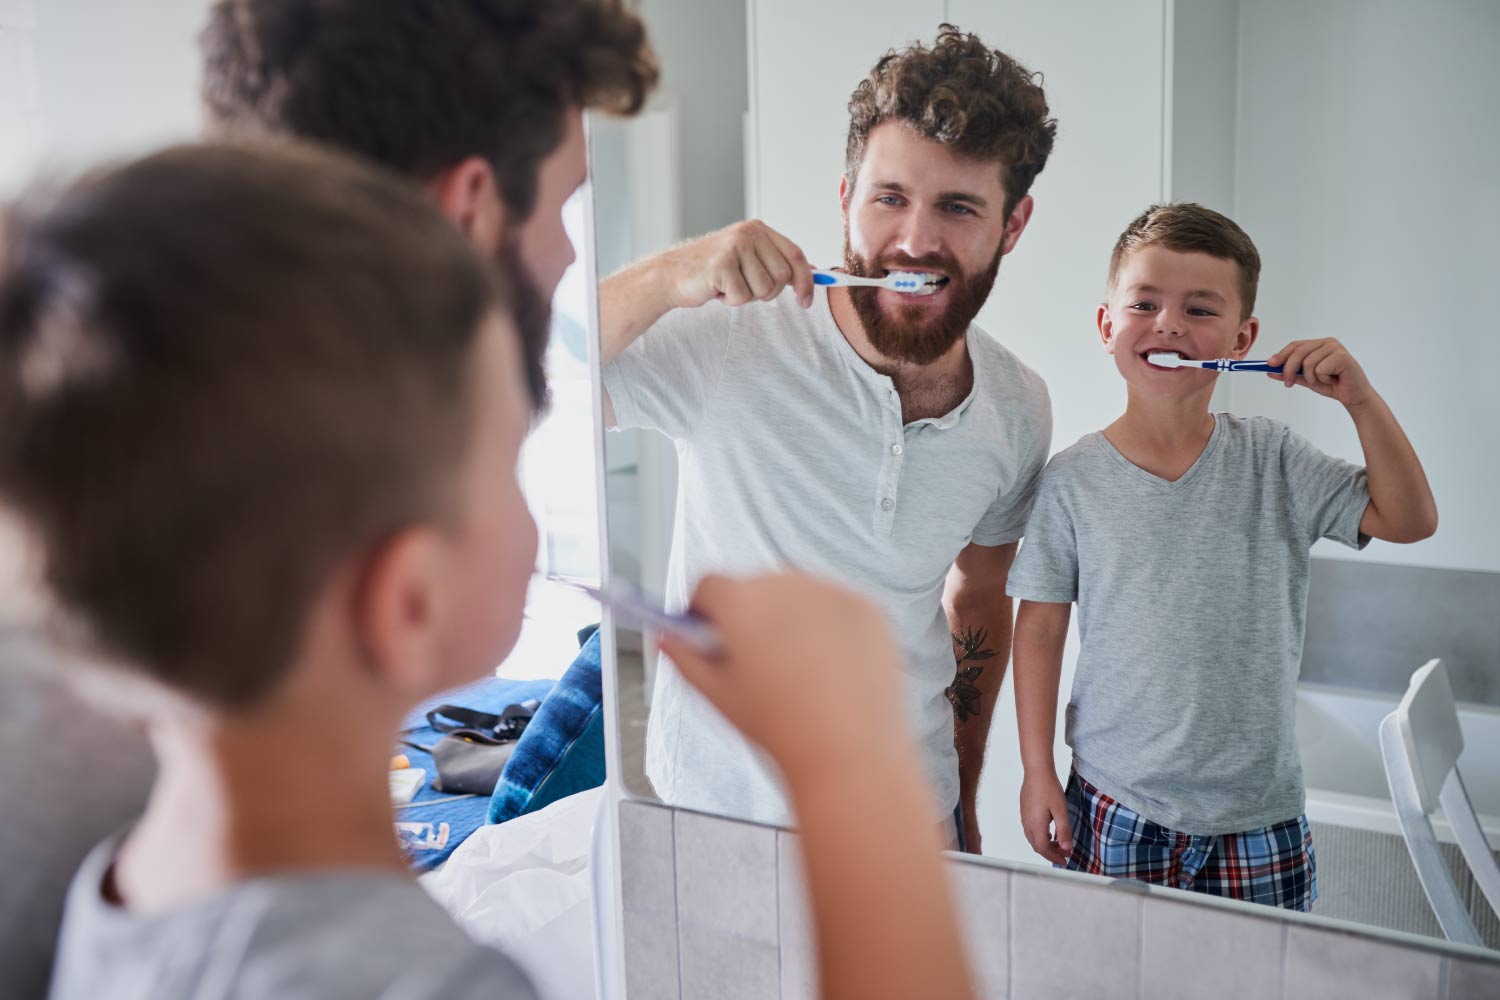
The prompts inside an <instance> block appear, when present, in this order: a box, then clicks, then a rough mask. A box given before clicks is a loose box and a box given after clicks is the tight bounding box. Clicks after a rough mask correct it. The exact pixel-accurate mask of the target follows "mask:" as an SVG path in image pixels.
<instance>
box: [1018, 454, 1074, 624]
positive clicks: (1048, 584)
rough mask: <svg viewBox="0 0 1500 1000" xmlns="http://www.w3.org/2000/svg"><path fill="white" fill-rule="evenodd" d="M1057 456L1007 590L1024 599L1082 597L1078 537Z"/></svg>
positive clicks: (1062, 601)
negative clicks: (1066, 502) (1061, 486)
mask: <svg viewBox="0 0 1500 1000" xmlns="http://www.w3.org/2000/svg"><path fill="white" fill-rule="evenodd" d="M1057 466H1058V462H1057V459H1053V461H1052V463H1050V464H1049V465H1048V466H1047V469H1046V471H1045V472H1043V473H1042V477H1041V483H1040V484H1039V485H1038V487H1037V493H1036V503H1035V504H1034V505H1033V506H1032V508H1031V519H1030V520H1029V521H1028V522H1027V524H1026V541H1024V542H1022V543H1021V551H1020V552H1019V553H1017V555H1016V561H1015V562H1014V563H1012V564H1011V567H1010V577H1009V578H1008V579H1007V580H1006V583H1005V592H1006V593H1007V594H1009V595H1010V596H1011V597H1017V598H1020V599H1021V600H1023V601H1049V602H1052V603H1056V604H1069V603H1072V602H1073V601H1076V600H1077V599H1078V541H1077V538H1076V537H1075V534H1074V529H1073V518H1072V515H1070V514H1069V513H1068V509H1067V506H1066V504H1065V503H1064V502H1063V495H1062V490H1061V489H1060V488H1059V487H1060V483H1061V482H1062V480H1063V476H1062V475H1061V474H1060V473H1059V471H1058V468H1057Z"/></svg>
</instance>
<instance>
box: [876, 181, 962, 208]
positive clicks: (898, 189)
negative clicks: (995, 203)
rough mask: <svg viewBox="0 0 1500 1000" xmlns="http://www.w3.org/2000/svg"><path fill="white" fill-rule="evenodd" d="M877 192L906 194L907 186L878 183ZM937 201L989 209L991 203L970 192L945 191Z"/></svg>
mask: <svg viewBox="0 0 1500 1000" xmlns="http://www.w3.org/2000/svg"><path fill="white" fill-rule="evenodd" d="M873 187H874V189H875V190H876V191H890V192H892V193H894V194H906V193H907V190H906V186H905V185H904V184H902V183H901V182H900V181H876V182H875V183H874V185H873ZM936 200H937V201H943V202H955V201H958V202H967V203H969V204H970V205H974V206H976V207H978V208H988V207H989V204H990V203H989V202H988V201H986V200H985V199H984V198H982V197H980V196H979V195H977V194H973V193H971V192H968V191H944V192H942V193H941V194H939V195H938V196H937V199H936Z"/></svg>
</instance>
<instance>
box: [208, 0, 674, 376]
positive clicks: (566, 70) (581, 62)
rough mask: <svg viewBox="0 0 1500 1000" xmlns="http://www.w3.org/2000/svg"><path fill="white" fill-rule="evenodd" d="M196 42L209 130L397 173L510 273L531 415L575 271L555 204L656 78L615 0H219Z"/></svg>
mask: <svg viewBox="0 0 1500 1000" xmlns="http://www.w3.org/2000/svg"><path fill="white" fill-rule="evenodd" d="M202 42H203V50H204V67H203V95H204V103H205V105H206V106H207V108H208V112H209V115H210V118H211V120H212V121H213V123H214V124H215V126H217V127H218V128H220V129H225V130H229V131H242V130H247V131H252V132H270V133H273V134H284V135H292V136H297V137H300V138H308V139H316V140H318V141H320V142H323V143H326V144H328V145H330V146H333V147H335V148H337V149H340V150H343V151H346V152H351V153H358V154H360V155H362V156H365V157H368V158H369V159H371V160H374V161H375V162H377V163H380V164H381V165H382V166H385V167H388V168H391V169H393V170H396V171H399V172H401V173H403V174H406V175H408V176H410V177H412V178H413V179H415V180H417V181H419V182H421V183H422V184H423V185H425V187H426V188H427V191H428V194H429V195H430V196H431V197H432V199H433V200H434V201H435V202H436V203H437V206H438V208H439V209H440V210H441V211H442V213H443V214H444V215H446V216H447V217H448V218H449V219H450V220H451V221H452V222H453V223H454V224H455V225H457V226H458V227H459V228H460V229H462V230H463V233H464V235H465V236H466V237H468V239H469V241H470V242H471V243H472V244H474V246H475V248H476V249H477V250H478V251H479V252H480V253H482V254H484V255H485V256H486V257H489V258H492V259H494V260H496V261H497V262H498V263H499V264H500V265H502V268H503V270H505V271H506V272H507V274H508V275H516V276H517V279H518V280H514V281H512V282H511V284H512V285H513V286H514V287H513V288H512V299H513V301H514V302H515V310H516V321H517V325H518V326H519V327H520V329H521V336H522V342H523V344H524V346H525V349H526V375H527V381H528V383H529V385H530V388H531V391H532V394H533V396H534V397H535V398H537V399H538V400H540V399H541V398H542V397H543V396H544V395H545V392H546V377H545V374H544V370H543V364H542V361H543V357H544V355H545V354H546V349H547V336H548V317H549V313H550V305H551V300H552V292H553V290H554V289H556V287H557V283H558V281H559V280H560V279H561V278H562V276H563V272H564V271H566V270H567V268H568V265H569V264H571V263H572V262H573V259H574V255H573V245H572V243H571V242H570V241H569V240H568V235H567V233H566V232H565V231H564V229H563V223H562V208H563V203H564V202H566V201H567V200H568V198H569V197H571V196H572V194H573V192H574V191H575V190H577V189H578V186H579V185H580V184H582V183H583V181H584V179H585V177H586V175H587V170H588V162H587V157H586V153H585V148H584V137H583V110H584V109H586V108H594V109H599V110H604V111H616V112H623V113H625V114H634V113H635V112H636V111H638V110H639V109H640V107H641V105H642V104H643V103H644V101H645V98H646V94H647V92H649V91H650V89H651V88H652V87H653V86H654V85H655V83H656V75H657V71H656V64H655V59H654V57H653V55H652V54H651V50H650V48H649V46H648V45H647V43H646V37H645V29H644V27H643V26H642V24H641V22H640V20H639V19H638V18H637V17H636V16H635V15H634V14H632V13H630V12H629V11H627V10H626V9H625V8H624V6H623V5H622V4H621V3H620V2H619V0H567V2H559V0H549V2H548V3H544V4H537V3H521V2H514V0H445V2H443V3H440V4H433V3H430V2H428V0H362V2H360V3H337V4H330V3H322V2H317V0H219V2H218V3H216V4H215V5H214V8H213V10H212V12H211V13H210V15H209V22H208V26H207V27H206V28H205V29H204V31H203V36H202Z"/></svg>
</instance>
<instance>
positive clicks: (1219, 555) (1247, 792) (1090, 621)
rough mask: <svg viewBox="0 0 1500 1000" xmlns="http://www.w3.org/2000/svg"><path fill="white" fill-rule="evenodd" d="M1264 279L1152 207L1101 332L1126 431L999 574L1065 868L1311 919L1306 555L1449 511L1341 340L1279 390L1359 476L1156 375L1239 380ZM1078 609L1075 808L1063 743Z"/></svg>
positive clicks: (1288, 370)
mask: <svg viewBox="0 0 1500 1000" xmlns="http://www.w3.org/2000/svg"><path fill="white" fill-rule="evenodd" d="M1259 272H1260V259H1259V255H1258V254H1257V253H1256V250H1255V247H1254V245H1253V244H1252V243H1251V241H1250V239H1249V237H1248V236H1246V235H1245V233H1244V232H1243V231H1242V230H1241V229H1240V228H1239V227H1238V226H1236V225H1235V224H1234V223H1233V222H1232V221H1230V220H1229V219H1227V218H1225V217H1224V216H1222V215H1219V214H1218V213H1217V212H1212V211H1209V210H1208V209H1205V208H1202V207H1200V206H1198V205H1191V204H1180V205H1166V206H1157V207H1153V208H1151V209H1149V210H1147V211H1146V212H1145V213H1143V214H1142V215H1141V216H1140V217H1138V218H1137V219H1136V220H1135V221H1134V222H1132V223H1131V224H1130V226H1129V227H1128V228H1127V229H1126V230H1125V232H1124V233H1123V234H1122V235H1121V237H1120V239H1119V241H1118V242H1117V243H1116V245H1115V250H1114V255H1113V257H1112V259H1111V261H1110V273H1109V300H1108V302H1107V303H1106V304H1105V305H1104V306H1101V307H1100V309H1099V312H1098V325H1099V331H1100V335H1101V336H1102V338H1103V341H1104V346H1105V350H1106V351H1108V352H1109V353H1110V354H1111V355H1113V356H1114V359H1115V364H1116V366H1117V367H1118V368H1119V370H1120V374H1121V375H1122V376H1123V377H1124V378H1125V380H1126V384H1127V393H1128V402H1127V406H1126V411H1125V414H1124V415H1123V416H1122V417H1120V418H1119V419H1118V420H1117V421H1115V422H1114V423H1113V424H1111V425H1110V426H1109V427H1107V428H1105V429H1104V430H1103V431H1100V432H1098V433H1095V434H1091V435H1089V436H1087V437H1085V438H1084V439H1082V440H1081V441H1079V442H1078V443H1077V444H1075V445H1073V446H1072V447H1071V448H1068V449H1067V450H1065V451H1063V452H1061V453H1059V454H1058V455H1057V456H1055V457H1054V458H1053V460H1052V461H1051V463H1049V465H1048V467H1047V470H1046V472H1045V473H1044V474H1043V477H1042V483H1041V486H1040V488H1039V492H1038V497H1037V503H1036V506H1035V508H1034V510H1033V512H1032V516H1031V520H1030V523H1029V525H1028V527H1027V532H1026V544H1025V545H1024V546H1023V548H1022V550H1021V552H1020V554H1019V556H1018V557H1017V559H1016V563H1015V566H1014V568H1013V569H1012V571H1011V575H1010V582H1009V591H1010V593H1011V594H1012V595H1013V596H1015V597H1019V598H1021V599H1022V603H1021V610H1020V613H1019V616H1018V620H1017V625H1016V640H1015V658H1016V675H1015V684H1016V704H1017V713H1018V717H1019V720H1018V721H1019V728H1020V738H1021V750H1022V759H1023V763H1024V766H1025V781H1024V783H1023V786H1022V792H1021V819H1022V824H1023V826H1024V827H1025V829H1026V835H1027V839H1028V840H1029V841H1030V842H1031V845H1032V847H1033V848H1034V849H1035V850H1036V851H1037V852H1038V853H1040V854H1042V855H1043V856H1044V857H1047V858H1049V859H1050V860H1052V861H1053V862H1055V863H1058V864H1064V865H1066V866H1067V867H1069V868H1073V869H1081V870H1084V871H1089V872H1094V873H1098V874H1104V875H1112V876H1123V877H1129V878H1138V879H1142V880H1145V881H1150V882H1156V883H1160V884H1164V885H1170V886H1175V887H1178V888H1184V889H1191V890H1193V891H1197V892H1204V893H1210V894H1213V895H1220V896H1228V897H1232V898H1236V899H1248V900H1253V901H1256V902H1262V903H1269V904H1272V905H1278V906H1283V907H1288V908H1292V909H1301V910H1306V909H1309V908H1310V906H1311V904H1312V901H1313V899H1314V898H1315V897H1316V892H1317V890H1316V880H1315V866H1314V858H1313V853H1312V843H1311V837H1310V834H1309V832H1308V826H1307V821H1306V817H1304V816H1302V815H1300V814H1301V813H1302V808H1303V786H1302V770H1301V763H1300V760H1299V757H1298V752H1297V746H1296V742H1295V739H1294V736H1293V731H1292V727H1293V718H1294V716H1293V699H1294V695H1295V684H1296V679H1297V673H1298V670H1299V668H1300V662H1301V653H1302V639H1303V629H1304V624H1305V620H1306V610H1307V581H1308V563H1309V558H1310V554H1309V549H1310V547H1311V546H1312V544H1313V543H1314V542H1315V541H1317V540H1318V539H1319V538H1331V539H1335V540H1338V541H1340V542H1343V543H1344V544H1346V545H1350V546H1353V547H1363V546H1364V545H1365V544H1366V543H1367V542H1368V541H1369V539H1370V538H1371V537H1373V538H1380V539H1384V540H1387V541H1393V542H1412V541H1417V540H1420V539H1422V538H1426V537H1427V536H1429V535H1431V534H1432V532H1433V531H1434V530H1436V526H1437V510H1436V506H1435V504H1434V502H1433V499H1432V494H1431V491H1430V490H1429V489H1428V486H1427V481H1426V478H1425V476H1424V475H1423V472H1422V467H1421V464H1420V463H1419V462H1418V460H1417V456H1416V454H1415V453H1414V452H1413V450H1412V448H1411V445H1410V444H1409V443H1408V442H1407V440H1406V437H1405V435H1404V434H1403V433H1402V431H1401V428H1400V426H1399V425H1398V424H1397V422H1396V419H1395V417H1394V416H1393V415H1392V413H1391V411H1390V409H1389V408H1388V407H1387V406H1386V404H1385V402H1384V400H1382V399H1381V398H1380V396H1379V395H1378V394H1377V393H1376V392H1375V390H1374V389H1373V388H1372V387H1371V385H1370V383H1369V381H1368V379H1367V378H1366V377H1365V374H1364V372H1363V370H1362V369H1361V368H1360V367H1359V365H1358V364H1357V363H1356V362H1355V361H1354V359H1353V357H1351V356H1350V354H1349V352H1348V351H1347V350H1346V349H1345V348H1344V347H1343V346H1342V345H1341V344H1339V343H1338V341H1336V340H1332V339H1323V340H1314V341H1298V342H1294V343H1292V344H1290V345H1288V346H1286V347H1284V348H1282V349H1281V350H1280V351H1278V352H1277V353H1276V354H1275V355H1273V356H1272V357H1271V358H1270V361H1271V362H1272V363H1273V364H1281V363H1284V364H1285V373H1284V375H1281V376H1272V377H1273V378H1280V379H1282V380H1283V381H1284V382H1285V384H1286V385H1287V386H1288V388H1290V387H1291V386H1292V385H1294V384H1298V385H1302V386H1304V387H1305V388H1308V389H1311V390H1312V391H1314V392H1316V393H1318V394H1319V395H1323V396H1331V397H1332V398H1334V399H1336V400H1338V401H1339V402H1340V403H1342V404H1344V407H1345V409H1346V410H1347V411H1348V412H1349V415H1350V416H1351V418H1352V419H1353V420H1354V424H1355V427H1356V429H1357V430H1358V432H1359V437H1360V442H1361V444H1362V446H1363V449H1364V456H1365V462H1366V468H1360V467H1358V466H1354V465H1350V464H1348V463H1346V462H1343V461H1340V460H1339V459H1336V458H1331V457H1329V456H1327V455H1324V454H1322V453H1321V452H1319V451H1318V450H1317V449H1315V448H1313V447H1312V446H1311V445H1310V444H1308V443H1307V442H1306V441H1304V440H1303V439H1302V438H1300V437H1298V436H1297V435H1296V434H1294V433H1292V432H1291V431H1290V430H1288V429H1287V428H1286V427H1285V426H1283V425H1282V424H1280V423H1278V422H1276V421H1274V420H1270V419H1266V418H1263V417H1251V418H1241V417H1235V416H1233V415H1230V414H1227V413H1210V412H1209V409H1208V404H1209V398H1210V396H1211V394H1212V392H1213V387H1214V380H1215V377H1216V376H1215V374H1213V373H1211V372H1207V371H1203V370H1200V369H1187V368H1176V369H1169V368H1161V367H1157V366H1155V365H1152V364H1151V363H1150V362H1149V361H1148V360H1147V358H1148V356H1149V355H1150V354H1153V353H1161V352H1167V353H1174V354H1177V355H1179V356H1182V357H1187V358H1195V359H1207V358H1218V357H1231V358H1244V357H1245V356H1246V354H1247V353H1248V352H1249V350H1250V348H1251V345H1253V344H1254V343H1255V338H1256V334H1257V331H1258V326H1259V323H1258V321H1257V320H1256V319H1255V318H1254V317H1253V316H1251V312H1252V310H1253V308H1254V304H1255V287H1256V281H1257V279H1258V276H1259ZM1074 601H1076V602H1077V603H1078V613H1079V633H1080V635H1081V637H1082V649H1081V651H1080V653H1079V657H1078V664H1077V673H1076V677H1075V680H1074V685H1073V692H1072V698H1071V702H1070V704H1069V706H1068V711H1067V730H1068V732H1067V738H1068V742H1069V744H1070V745H1071V746H1072V748H1073V768H1072V774H1071V775H1070V778H1069V781H1068V787H1067V790H1066V793H1065V792H1064V790H1063V788H1062V787H1061V785H1060V784H1059V782H1058V779H1057V774H1056V771H1055V770H1054V762H1053V757H1052V745H1053V726H1054V720H1055V718H1056V706H1057V686H1058V677H1059V671H1060V667H1061V662H1062V654H1063V643H1064V639H1065V637H1066V634H1067V629H1068V617H1069V613H1070V610H1071V608H1070V604H1071V602H1074ZM1049 823H1051V824H1052V825H1053V826H1054V827H1055V836H1049V833H1048V825H1049Z"/></svg>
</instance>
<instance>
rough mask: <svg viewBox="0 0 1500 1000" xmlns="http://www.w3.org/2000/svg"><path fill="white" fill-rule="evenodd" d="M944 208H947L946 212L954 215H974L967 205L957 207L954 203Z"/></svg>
mask: <svg viewBox="0 0 1500 1000" xmlns="http://www.w3.org/2000/svg"><path fill="white" fill-rule="evenodd" d="M944 207H945V208H947V209H948V211H950V212H952V213H953V214H954V215H973V214H974V210H973V209H972V208H970V207H969V206H968V205H959V204H957V203H954V204H951V205H946V206H944Z"/></svg>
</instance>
